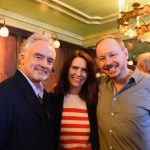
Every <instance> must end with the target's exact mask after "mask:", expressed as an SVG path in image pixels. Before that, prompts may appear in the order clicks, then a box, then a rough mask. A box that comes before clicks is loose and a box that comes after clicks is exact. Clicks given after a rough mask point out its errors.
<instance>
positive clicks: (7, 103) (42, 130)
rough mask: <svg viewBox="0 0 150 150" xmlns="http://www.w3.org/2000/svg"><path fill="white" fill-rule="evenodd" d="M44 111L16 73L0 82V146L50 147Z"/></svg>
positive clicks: (14, 149) (12, 149) (19, 149)
mask: <svg viewBox="0 0 150 150" xmlns="http://www.w3.org/2000/svg"><path fill="white" fill-rule="evenodd" d="M49 127H50V126H49V119H48V117H47V114H46V111H44V108H43V107H42V106H41V104H40V103H39V102H38V100H37V97H36V95H35V93H34V91H33V89H32V87H31V86H30V84H29V83H28V81H27V80H26V78H25V77H24V76H23V75H22V74H21V73H20V72H19V71H18V70H17V71H16V74H15V75H14V76H13V77H11V78H9V79H7V80H6V81H4V82H2V83H1V84H0V150H53V148H52V143H51V142H52V137H51V135H50V134H51V132H50V128H49Z"/></svg>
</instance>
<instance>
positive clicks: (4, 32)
mask: <svg viewBox="0 0 150 150" xmlns="http://www.w3.org/2000/svg"><path fill="white" fill-rule="evenodd" d="M0 19H3V21H4V23H3V26H2V27H1V28H0V36H3V37H7V36H8V35H9V30H8V28H7V27H6V25H5V19H4V18H0Z"/></svg>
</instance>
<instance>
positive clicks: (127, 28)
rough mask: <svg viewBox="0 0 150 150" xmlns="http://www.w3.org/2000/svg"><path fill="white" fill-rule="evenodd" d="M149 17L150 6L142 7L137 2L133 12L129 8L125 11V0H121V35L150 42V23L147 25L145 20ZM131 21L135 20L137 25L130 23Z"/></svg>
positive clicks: (134, 4) (119, 24)
mask: <svg viewBox="0 0 150 150" xmlns="http://www.w3.org/2000/svg"><path fill="white" fill-rule="evenodd" d="M147 16H150V4H147V5H144V6H142V7H141V4H140V3H139V2H138V1H137V0H135V1H134V3H133V4H132V10H129V8H128V6H127V7H126V9H125V0H119V19H117V22H118V28H119V33H120V34H123V35H127V36H129V37H136V38H137V39H138V40H141V41H147V42H150V23H148V24H146V23H145V21H144V19H143V17H147ZM131 19H135V23H133V22H132V23H130V22H129V21H130V20H131Z"/></svg>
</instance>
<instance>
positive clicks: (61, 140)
mask: <svg viewBox="0 0 150 150" xmlns="http://www.w3.org/2000/svg"><path fill="white" fill-rule="evenodd" d="M94 68H95V67H94V63H93V60H92V58H91V57H90V56H89V55H88V54H86V53H85V52H83V51H81V50H77V51H75V52H73V54H72V55H71V56H70V57H69V58H68V59H67V61H66V63H65V64H64V66H63V68H62V72H61V75H60V81H59V82H58V85H57V87H56V90H55V95H51V98H50V101H49V102H50V107H51V106H52V107H53V109H54V111H53V112H55V115H54V116H56V118H55V119H56V120H55V121H56V122H55V137H54V139H55V145H56V149H57V150H58V149H63V150H70V149H73V150H81V149H82V150H98V149H99V138H98V131H97V120H96V102H97V84H96V75H95V69H94ZM51 103H53V104H51ZM50 110H51V109H50Z"/></svg>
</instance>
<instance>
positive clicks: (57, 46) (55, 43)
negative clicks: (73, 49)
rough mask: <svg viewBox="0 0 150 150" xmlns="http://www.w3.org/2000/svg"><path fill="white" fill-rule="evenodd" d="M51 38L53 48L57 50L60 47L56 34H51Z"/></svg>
mask: <svg viewBox="0 0 150 150" xmlns="http://www.w3.org/2000/svg"><path fill="white" fill-rule="evenodd" d="M52 38H53V39H54V42H53V46H54V47H55V48H59V47H60V42H59V40H58V38H57V34H56V33H55V32H54V33H53V34H52Z"/></svg>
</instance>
